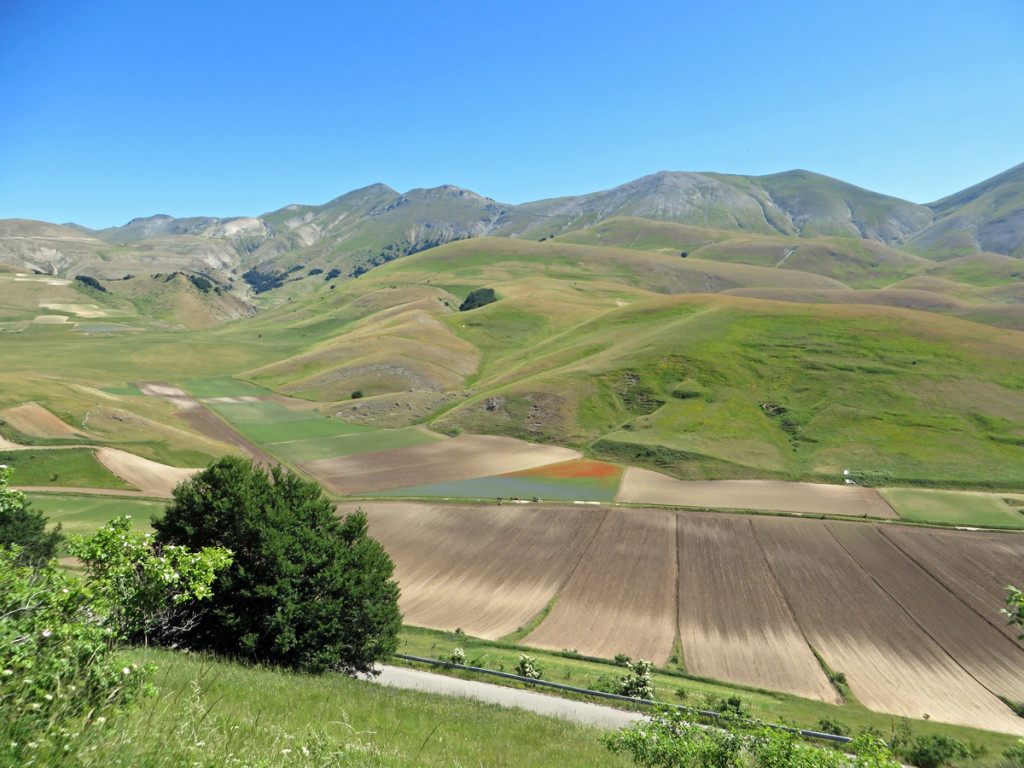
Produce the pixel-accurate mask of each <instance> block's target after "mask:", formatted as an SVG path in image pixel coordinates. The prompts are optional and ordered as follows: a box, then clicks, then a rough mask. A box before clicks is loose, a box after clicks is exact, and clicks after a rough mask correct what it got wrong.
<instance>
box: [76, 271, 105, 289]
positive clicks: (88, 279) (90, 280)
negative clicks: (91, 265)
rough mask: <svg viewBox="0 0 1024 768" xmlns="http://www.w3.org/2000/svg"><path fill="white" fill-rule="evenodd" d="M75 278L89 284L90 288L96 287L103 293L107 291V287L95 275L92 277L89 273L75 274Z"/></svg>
mask: <svg viewBox="0 0 1024 768" xmlns="http://www.w3.org/2000/svg"><path fill="white" fill-rule="evenodd" d="M75 280H77V281H78V282H80V283H84V284H85V285H88V286H89V287H90V288H95V289H96V290H97V291H100V292H102V293H106V292H107V289H106V288H104V287H103V285H102V284H101V283H100V281H99V280H97V279H96V278H95V277H90V276H89V275H75Z"/></svg>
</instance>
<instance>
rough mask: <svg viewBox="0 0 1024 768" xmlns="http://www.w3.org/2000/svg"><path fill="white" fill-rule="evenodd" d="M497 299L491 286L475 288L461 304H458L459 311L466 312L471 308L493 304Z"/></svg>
mask: <svg viewBox="0 0 1024 768" xmlns="http://www.w3.org/2000/svg"><path fill="white" fill-rule="evenodd" d="M497 300H498V297H497V296H496V295H495V294H494V289H493V288H477V289H476V290H475V291H472V292H471V293H470V294H469V295H468V296H467V297H466V300H465V301H464V302H462V304H460V305H459V312H468V311H469V310H471V309H477V308H479V307H484V306H487V305H488V304H493V303H494V302H496V301H497Z"/></svg>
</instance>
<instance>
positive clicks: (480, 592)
mask: <svg viewBox="0 0 1024 768" xmlns="http://www.w3.org/2000/svg"><path fill="white" fill-rule="evenodd" d="M355 506H356V505H339V510H340V511H342V512H347V511H351V510H352V509H355ZM363 506H364V508H365V509H366V510H367V517H368V520H369V526H370V533H371V535H373V536H374V537H375V538H376V539H377V540H378V541H380V542H381V543H382V544H383V545H384V548H385V549H386V550H387V551H388V553H389V554H390V555H391V556H392V558H394V560H395V563H396V573H395V576H396V578H397V580H398V583H399V584H400V585H401V587H402V596H401V598H400V601H399V605H400V607H401V609H402V612H403V614H404V615H405V621H406V622H407V623H409V624H414V625H416V626H421V627H431V628H434V629H446V630H454V629H456V628H461V629H462V630H464V631H465V632H467V633H469V634H471V635H475V636H478V637H486V638H497V637H501V636H503V635H507V634H509V633H511V632H515V631H516V630H517V629H518V628H519V627H521V626H524V625H525V624H527V623H529V621H530V620H531V619H532V618H533V617H534V616H536V615H537V614H539V613H540V612H541V611H542V610H543V609H544V607H545V606H546V605H547V603H548V601H550V600H551V598H552V597H554V595H555V594H556V592H558V590H559V589H560V588H561V586H562V584H563V583H564V582H565V581H566V579H568V578H569V574H570V573H571V572H572V569H573V567H574V566H575V564H576V562H577V561H578V560H579V558H580V556H581V555H582V554H583V552H584V550H585V549H586V547H587V544H588V543H589V542H590V540H591V539H592V538H593V536H594V532H595V531H596V530H597V527H598V524H599V523H600V520H601V515H599V514H595V513H594V511H593V510H580V509H579V508H571V507H563V508H551V507H547V508H544V509H538V508H536V507H520V506H510V505H506V506H503V507H497V506H494V507H457V506H447V507H446V506H440V505H432V504H403V503H387V504H386V503H375V504H372V505H363Z"/></svg>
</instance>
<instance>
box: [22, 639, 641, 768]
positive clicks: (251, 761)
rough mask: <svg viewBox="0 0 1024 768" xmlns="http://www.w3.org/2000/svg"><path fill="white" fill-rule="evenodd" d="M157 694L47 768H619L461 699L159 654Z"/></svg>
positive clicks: (539, 725) (590, 736) (145, 654)
mask: <svg viewBox="0 0 1024 768" xmlns="http://www.w3.org/2000/svg"><path fill="white" fill-rule="evenodd" d="M136 655H137V656H138V658H139V661H140V663H141V662H142V661H146V662H155V663H156V665H157V667H158V670H157V672H156V673H155V675H154V676H153V677H152V681H153V683H155V686H156V689H157V691H158V693H157V695H156V696H154V697H151V698H149V699H148V700H145V701H144V702H143V703H142V705H141V706H140V707H139V708H138V709H137V711H135V712H133V713H130V714H127V715H123V716H119V717H117V718H116V719H114V720H111V721H109V722H107V723H105V724H104V725H102V726H98V725H94V726H92V727H89V728H83V729H82V731H81V734H80V736H79V738H78V739H77V740H73V741H72V749H71V750H69V752H68V753H67V754H66V755H56V754H52V753H47V752H46V751H45V745H44V746H43V749H42V750H41V751H40V753H39V755H38V756H39V758H40V760H39V761H38V762H37V763H36V764H38V765H47V766H51V767H52V768H65V766H67V767H69V768H70V766H75V768H93V767H96V768H99V767H100V766H102V767H103V768H108V766H132V767H133V768H134V767H135V766H139V767H141V768H182V767H183V766H193V765H202V766H218V768H219V767H220V766H225V767H235V766H237V767H238V768H241V766H261V767H262V768H277V767H278V766H282V767H284V766H303V767H306V766H309V767H310V768H312V767H313V766H316V768H326V767H327V766H331V767H335V766H338V767H340V766H374V767H379V768H392V767H394V768H398V767H399V766H452V765H487V766H525V767H526V768H541V767H547V766H551V767H552V768H553V767H555V766H581V768H582V766H593V765H607V766H626V765H631V763H630V762H628V761H627V760H626V759H625V758H621V757H617V756H614V755H610V754H609V753H608V752H607V751H606V750H605V749H604V747H603V745H602V744H601V740H600V739H601V731H599V730H598V729H595V728H589V727H585V726H581V725H578V724H574V723H571V722H568V721H563V720H556V719H552V718H545V717H541V716H539V715H534V714H532V713H528V712H523V711H520V710H514V709H504V708H501V707H498V706H496V705H488V704H483V703H479V702H475V701H472V700H468V699H461V698H448V697H441V696H431V695H429V694H425V693H421V692H418V691H404V690H397V689H392V688H383V687H381V686H378V685H376V684H374V683H371V682H366V681H361V680H353V679H350V678H347V677H343V676H339V675H324V676H320V677H311V676H306V675H300V674H294V673H289V672H285V671H281V670H277V669H267V668H262V667H253V666H242V665H239V664H234V663H231V662H227V661H216V660H211V659H208V658H202V657H197V656H191V655H186V654H180V653H172V652H168V651H159V650H148V651H146V650H139V651H137V652H136Z"/></svg>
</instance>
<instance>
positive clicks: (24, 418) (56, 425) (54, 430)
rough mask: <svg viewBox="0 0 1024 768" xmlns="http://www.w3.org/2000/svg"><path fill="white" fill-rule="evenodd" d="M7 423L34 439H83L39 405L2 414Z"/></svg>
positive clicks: (6, 411)
mask: <svg viewBox="0 0 1024 768" xmlns="http://www.w3.org/2000/svg"><path fill="white" fill-rule="evenodd" d="M0 416H3V417H4V419H6V420H7V422H8V423H9V424H10V425H11V426H12V427H14V428H15V429H16V430H18V431H19V432H24V433H25V434H26V435H32V436H34V437H81V436H83V433H82V432H79V431H78V430H77V429H75V428H74V427H72V426H70V425H69V424H66V423H64V422H63V421H61V420H60V419H58V418H57V417H56V416H54V415H53V414H52V413H50V412H49V411H48V410H46V409H45V408H43V406H41V405H39V404H38V403H26V404H25V405H18V406H15V407H14V408H8V409H7V410H5V411H3V412H0Z"/></svg>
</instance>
